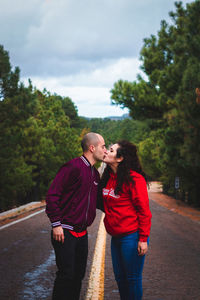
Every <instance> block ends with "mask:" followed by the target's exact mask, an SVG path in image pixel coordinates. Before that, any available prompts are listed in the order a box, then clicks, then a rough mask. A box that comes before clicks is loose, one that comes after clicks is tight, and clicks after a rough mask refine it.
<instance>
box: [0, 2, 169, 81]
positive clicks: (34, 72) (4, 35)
mask: <svg viewBox="0 0 200 300" xmlns="http://www.w3.org/2000/svg"><path fill="white" fill-rule="evenodd" d="M173 2H174V1H173V0H168V1H167V3H166V1H165V0H162V1H160V0H145V1H144V0H142V1H133V0H101V1H100V0H95V1H92V0H84V1H83V0H56V1H55V0H32V1H26V0H18V1H17V3H15V5H13V1H12V0H7V1H4V3H3V4H1V11H0V20H1V24H3V26H0V36H1V41H2V43H3V44H4V45H5V46H6V48H8V50H9V51H10V53H11V57H12V59H13V61H15V62H16V63H17V65H19V66H20V68H21V71H22V74H23V76H29V77H30V76H46V75H47V74H49V75H50V76H51V75H52V76H63V75H66V74H76V73H77V72H80V70H89V71H90V70H91V69H94V68H96V65H97V64H99V63H101V62H102V61H104V60H108V61H109V60H111V59H119V58H120V57H130V56H132V57H138V56H139V51H140V49H141V47H142V40H143V38H144V37H148V36H149V35H150V34H151V33H156V31H157V30H158V29H159V24H160V20H161V16H167V14H168V10H167V9H166V8H168V7H170V8H171V7H173V4H172V3H173Z"/></svg>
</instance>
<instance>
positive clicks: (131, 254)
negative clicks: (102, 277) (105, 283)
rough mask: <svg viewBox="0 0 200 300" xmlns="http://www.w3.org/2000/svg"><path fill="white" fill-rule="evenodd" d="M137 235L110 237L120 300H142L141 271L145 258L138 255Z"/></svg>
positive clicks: (135, 233) (136, 233)
mask: <svg viewBox="0 0 200 300" xmlns="http://www.w3.org/2000/svg"><path fill="white" fill-rule="evenodd" d="M138 240H139V233H138V232H134V233H131V234H129V235H127V236H124V237H120V238H118V237H112V240H111V254H112V263H113V270H114V274H115V280H116V281H117V285H118V289H119V293H120V298H121V300H141V299H142V271H143V266H144V260H145V256H139V255H138V250H137V248H138Z"/></svg>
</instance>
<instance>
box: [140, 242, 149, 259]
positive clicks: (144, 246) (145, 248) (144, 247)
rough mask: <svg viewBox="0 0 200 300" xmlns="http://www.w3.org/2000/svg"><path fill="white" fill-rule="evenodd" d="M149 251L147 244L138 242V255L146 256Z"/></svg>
mask: <svg viewBox="0 0 200 300" xmlns="http://www.w3.org/2000/svg"><path fill="white" fill-rule="evenodd" d="M147 251H148V245H147V242H141V241H139V242H138V254H139V255H141V256H142V255H145V254H146V253H147Z"/></svg>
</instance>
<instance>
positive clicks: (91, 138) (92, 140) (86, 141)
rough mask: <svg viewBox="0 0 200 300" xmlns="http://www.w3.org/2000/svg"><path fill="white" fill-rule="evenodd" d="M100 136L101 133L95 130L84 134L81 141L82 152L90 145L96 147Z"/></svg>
mask: <svg viewBox="0 0 200 300" xmlns="http://www.w3.org/2000/svg"><path fill="white" fill-rule="evenodd" d="M100 137H101V135H100V134H98V133H95V132H89V133H87V134H85V135H84V137H83V139H82V141H81V147H82V149H83V152H86V151H88V150H89V147H90V145H94V146H95V147H96V146H97V145H98V143H99V142H100V139H99V138H100Z"/></svg>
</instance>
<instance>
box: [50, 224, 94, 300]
mask: <svg viewBox="0 0 200 300" xmlns="http://www.w3.org/2000/svg"><path fill="white" fill-rule="evenodd" d="M64 235H65V240H64V243H63V244H62V243H61V242H57V241H55V240H54V239H53V238H52V239H51V241H52V245H53V247H54V250H55V256H56V265H57V267H58V271H57V273H56V279H55V282H54V289H53V296H52V300H78V299H79V296H80V291H81V283H82V279H83V277H84V275H85V269H86V264H87V255H88V236H87V234H86V235H84V236H82V237H79V238H77V237H74V236H73V235H72V234H71V233H70V232H69V231H68V230H67V229H64Z"/></svg>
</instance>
